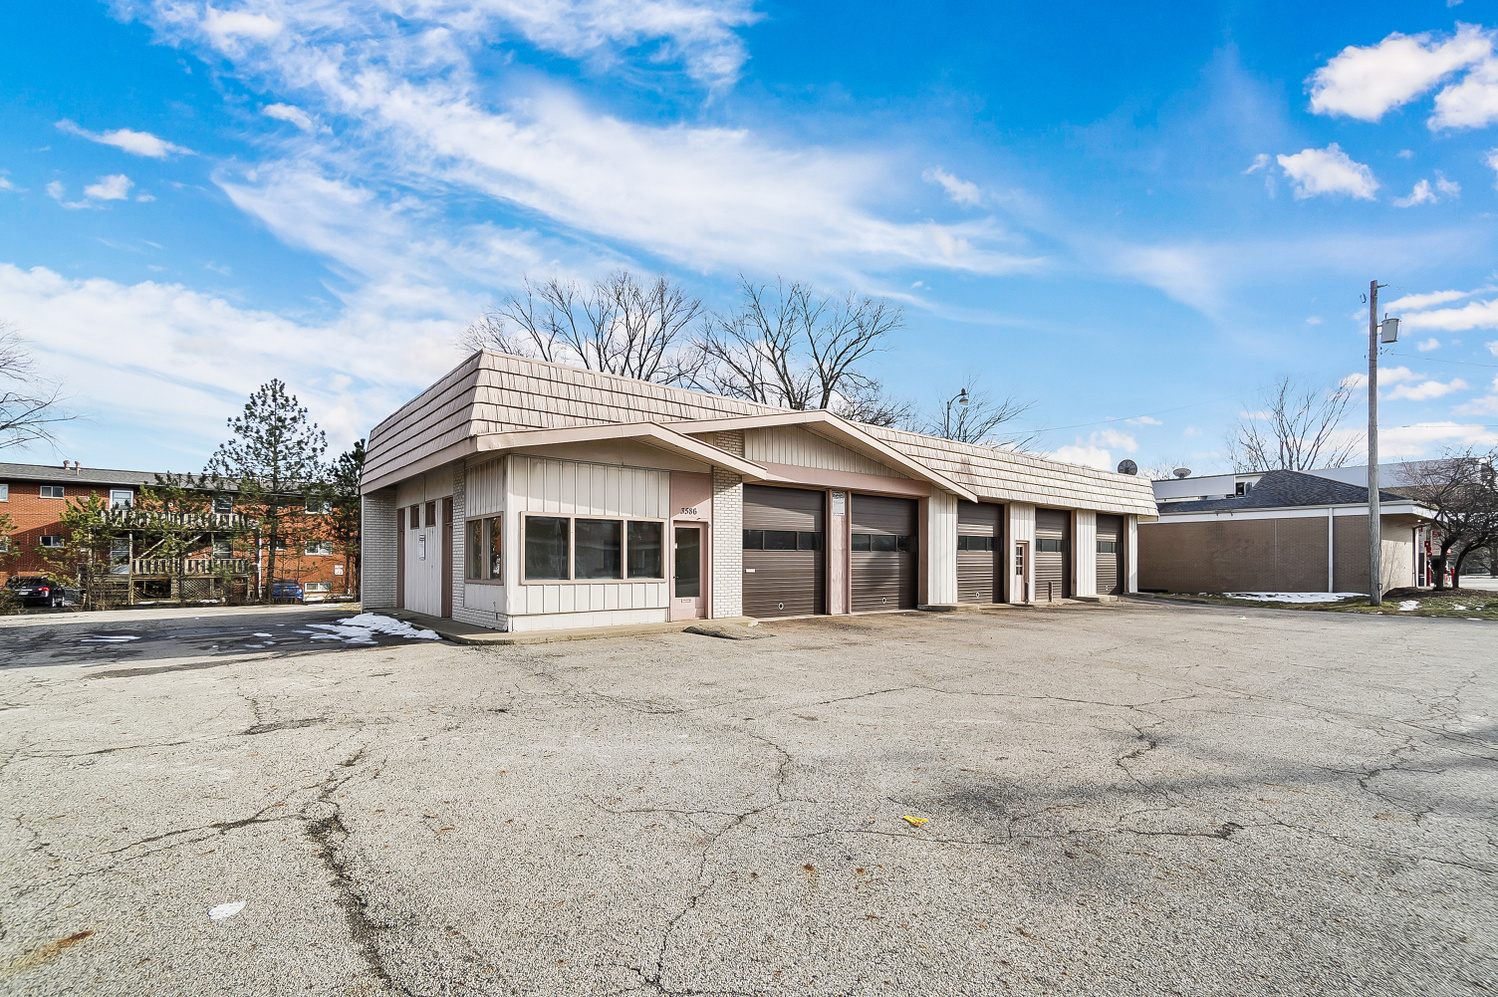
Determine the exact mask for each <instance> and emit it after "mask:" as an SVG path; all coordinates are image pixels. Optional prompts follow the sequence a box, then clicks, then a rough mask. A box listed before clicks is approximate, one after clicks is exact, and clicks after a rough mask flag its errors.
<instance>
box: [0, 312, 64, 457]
mask: <svg viewBox="0 0 1498 997" xmlns="http://www.w3.org/2000/svg"><path fill="white" fill-rule="evenodd" d="M71 418H72V415H71V414H70V413H68V412H66V411H64V410H63V408H62V389H61V387H59V386H58V385H56V384H53V383H50V382H48V381H44V380H42V379H41V378H40V377H39V376H38V375H37V373H36V363H35V361H34V360H33V359H32V356H31V351H30V349H28V348H27V345H26V341H25V340H23V339H22V338H21V337H20V335H19V334H18V333H17V332H16V330H15V327H14V326H12V325H11V324H10V323H7V322H0V450H3V449H6V448H8V447H16V446H23V445H25V444H29V443H50V444H53V445H54V446H55V445H56V443H57V437H56V436H55V435H53V427H54V426H56V425H57V424H58V423H61V422H66V421H68V420H69V419H71Z"/></svg>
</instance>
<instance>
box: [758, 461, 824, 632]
mask: <svg viewBox="0 0 1498 997" xmlns="http://www.w3.org/2000/svg"><path fill="white" fill-rule="evenodd" d="M825 507H826V494H825V493H824V492H814V491H808V490H805V489H796V488H767V487H765V486H763V485H745V486H744V551H743V555H744V587H743V609H744V614H745V615H746V616H755V617H772V616H810V615H814V614H818V613H825V612H826V611H827V601H826V600H827V553H826V550H827V544H826V533H825V529H826V525H825V524H826V510H825Z"/></svg>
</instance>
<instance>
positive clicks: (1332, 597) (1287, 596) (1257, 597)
mask: <svg viewBox="0 0 1498 997" xmlns="http://www.w3.org/2000/svg"><path fill="white" fill-rule="evenodd" d="M1362 595H1363V593H1362V592H1224V593H1223V596H1224V597H1226V598H1228V599H1247V600H1251V601H1253V602H1297V603H1308V602H1341V601H1342V600H1343V599H1357V598H1361V597H1362Z"/></svg>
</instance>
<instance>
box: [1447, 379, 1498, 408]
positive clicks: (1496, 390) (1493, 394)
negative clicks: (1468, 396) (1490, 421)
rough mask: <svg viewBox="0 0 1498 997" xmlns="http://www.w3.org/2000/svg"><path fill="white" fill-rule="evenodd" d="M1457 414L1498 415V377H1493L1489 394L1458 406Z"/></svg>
mask: <svg viewBox="0 0 1498 997" xmlns="http://www.w3.org/2000/svg"><path fill="white" fill-rule="evenodd" d="M1456 414H1457V415H1498V377H1495V378H1493V384H1492V386H1491V387H1490V388H1489V389H1488V394H1486V395H1484V396H1483V397H1481V398H1474V399H1472V400H1471V401H1470V402H1467V403H1465V404H1463V405H1458V406H1457V407H1456Z"/></svg>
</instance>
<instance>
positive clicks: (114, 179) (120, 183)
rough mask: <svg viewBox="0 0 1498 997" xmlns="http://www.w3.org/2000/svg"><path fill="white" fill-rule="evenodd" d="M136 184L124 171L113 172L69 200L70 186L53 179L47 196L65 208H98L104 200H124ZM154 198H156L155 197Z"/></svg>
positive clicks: (48, 185)
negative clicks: (74, 199)
mask: <svg viewBox="0 0 1498 997" xmlns="http://www.w3.org/2000/svg"><path fill="white" fill-rule="evenodd" d="M134 185H135V184H134V182H133V181H131V179H130V178H129V177H127V176H125V174H123V173H113V174H110V175H109V176H103V177H100V178H99V179H98V180H97V181H96V182H94V183H91V184H89V185H88V186H86V187H84V188H83V198H82V199H81V200H78V201H69V200H67V196H68V188H67V185H66V184H64V183H63V182H62V181H61V180H53V181H52V182H51V183H49V184H47V196H48V197H50V198H52V199H53V200H54V201H56V202H57V203H58V204H61V205H62V206H63V207H64V208H71V209H73V210H77V209H79V208H97V207H99V205H100V202H103V201H124V200H128V199H129V197H130V188H131V187H133V186H134ZM153 200H154V198H153Z"/></svg>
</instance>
